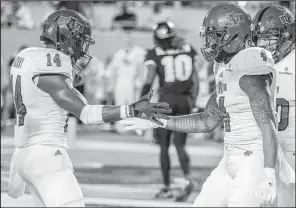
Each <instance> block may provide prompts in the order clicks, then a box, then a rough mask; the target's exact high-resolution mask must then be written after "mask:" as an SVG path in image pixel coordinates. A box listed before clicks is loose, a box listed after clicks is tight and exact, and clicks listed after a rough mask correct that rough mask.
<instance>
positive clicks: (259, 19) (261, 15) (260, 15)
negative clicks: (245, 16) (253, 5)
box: [258, 6, 270, 23]
mask: <svg viewBox="0 0 296 208" xmlns="http://www.w3.org/2000/svg"><path fill="white" fill-rule="evenodd" d="M269 7H270V6H269ZM269 7H266V8H264V9H263V10H262V12H261V13H260V14H259V17H258V23H259V22H261V19H262V17H263V14H264V13H265V12H266V10H267V9H269Z"/></svg>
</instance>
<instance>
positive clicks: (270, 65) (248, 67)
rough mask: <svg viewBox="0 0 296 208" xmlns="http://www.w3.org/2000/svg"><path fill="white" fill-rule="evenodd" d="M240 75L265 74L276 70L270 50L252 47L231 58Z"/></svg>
mask: <svg viewBox="0 0 296 208" xmlns="http://www.w3.org/2000/svg"><path fill="white" fill-rule="evenodd" d="M231 62H232V63H231V64H234V66H235V70H239V72H238V73H239V74H240V77H242V76H244V75H263V74H269V73H274V72H275V64H274V60H273V58H272V55H271V53H270V52H269V51H267V50H265V49H263V48H259V47H251V48H246V49H244V50H242V51H240V52H239V53H238V54H237V55H235V56H234V57H233V60H231Z"/></svg>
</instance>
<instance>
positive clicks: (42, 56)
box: [21, 48, 73, 79]
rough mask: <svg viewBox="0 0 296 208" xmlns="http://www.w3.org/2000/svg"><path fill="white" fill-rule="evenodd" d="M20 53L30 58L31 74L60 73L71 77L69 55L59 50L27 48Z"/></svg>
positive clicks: (71, 69)
mask: <svg viewBox="0 0 296 208" xmlns="http://www.w3.org/2000/svg"><path fill="white" fill-rule="evenodd" d="M21 53H24V55H25V56H26V57H27V58H29V59H31V61H32V63H34V64H35V67H32V69H31V70H32V73H33V76H35V75H39V74H62V75H64V76H66V77H69V78H70V79H72V71H73V67H72V63H71V59H70V56H67V55H66V54H64V53H63V52H61V51H58V50H55V49H49V48H33V49H32V48H31V49H30V48H29V49H25V50H24V51H22V52H21Z"/></svg>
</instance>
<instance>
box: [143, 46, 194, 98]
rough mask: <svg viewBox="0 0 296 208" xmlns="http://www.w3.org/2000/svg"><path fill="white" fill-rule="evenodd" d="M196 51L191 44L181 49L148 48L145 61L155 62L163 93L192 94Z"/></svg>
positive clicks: (147, 62)
mask: <svg viewBox="0 0 296 208" xmlns="http://www.w3.org/2000/svg"><path fill="white" fill-rule="evenodd" d="M196 55H197V53H196V51H195V50H194V49H193V48H192V47H191V46H190V45H188V44H187V45H184V46H183V47H182V48H180V49H169V50H166V51H164V50H162V49H161V48H160V47H155V48H153V49H151V50H148V53H147V55H146V59H145V63H146V64H149V63H151V64H154V65H155V66H156V71H157V74H158V76H159V87H160V89H159V90H160V92H161V93H175V94H190V89H191V87H192V85H193V82H192V74H193V70H195V68H194V62H195V59H194V57H195V56H196Z"/></svg>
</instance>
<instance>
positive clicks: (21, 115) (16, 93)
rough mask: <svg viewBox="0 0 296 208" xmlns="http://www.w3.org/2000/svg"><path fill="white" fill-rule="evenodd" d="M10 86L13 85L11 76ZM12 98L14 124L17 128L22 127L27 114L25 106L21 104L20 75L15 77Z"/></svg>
mask: <svg viewBox="0 0 296 208" xmlns="http://www.w3.org/2000/svg"><path fill="white" fill-rule="evenodd" d="M10 84H11V86H12V85H13V75H11V77H10ZM11 89H13V88H12V87H11ZM13 98H14V105H15V108H16V120H15V124H16V125H18V126H23V125H24V123H25V115H26V114H27V109H26V106H25V104H24V103H23V96H22V87H21V76H20V75H17V77H16V81H15V87H14V90H13ZM17 116H18V117H17ZM17 120H18V122H17ZM17 123H18V124H17Z"/></svg>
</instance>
